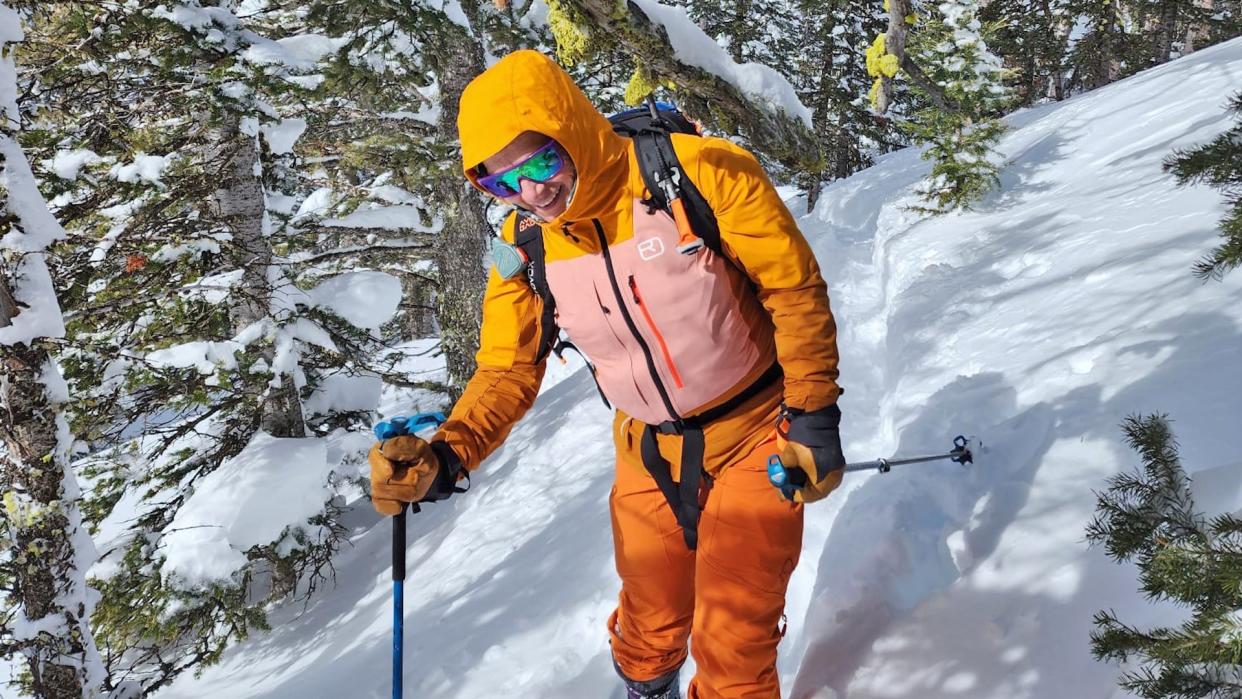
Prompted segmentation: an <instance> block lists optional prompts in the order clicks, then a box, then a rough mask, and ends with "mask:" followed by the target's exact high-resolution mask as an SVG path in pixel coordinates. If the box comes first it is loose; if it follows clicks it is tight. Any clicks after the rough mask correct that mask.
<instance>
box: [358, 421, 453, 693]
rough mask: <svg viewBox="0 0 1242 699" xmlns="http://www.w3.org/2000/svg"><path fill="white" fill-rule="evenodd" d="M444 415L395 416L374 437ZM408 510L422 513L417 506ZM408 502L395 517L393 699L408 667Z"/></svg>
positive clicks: (403, 430)
mask: <svg viewBox="0 0 1242 699" xmlns="http://www.w3.org/2000/svg"><path fill="white" fill-rule="evenodd" d="M444 419H445V418H444V413H419V414H417V415H415V416H414V417H410V418H407V417H395V418H393V419H391V420H385V421H383V422H381V423H379V424H378V425H376V426H375V437H376V439H379V440H380V441H383V440H385V439H389V438H392V437H397V436H399V435H403V434H414V433H415V432H418V431H419V430H421V429H424V428H427V427H435V426H438V425H440V424H442V423H443V422H444ZM408 508H409V509H411V510H413V511H414V512H418V511H419V507H418V503H416V502H415V503H409V505H408ZM406 509H407V504H406V503H401V511H400V512H398V513H397V515H396V516H395V517H393V518H392V699H401V692H402V682H403V677H402V675H403V672H402V671H403V669H404V666H405V663H404V660H405V649H404V643H405V513H406Z"/></svg>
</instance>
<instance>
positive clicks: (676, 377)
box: [629, 274, 686, 388]
mask: <svg viewBox="0 0 1242 699" xmlns="http://www.w3.org/2000/svg"><path fill="white" fill-rule="evenodd" d="M629 282H630V292H631V293H633V294H634V304H635V305H637V306H638V308H639V310H641V311H642V312H643V318H645V319H646V320H647V327H649V328H651V333H652V334H653V335H655V339H656V342H657V343H659V345H660V353H661V354H663V355H664V363H665V364H667V365H668V370H669V372H670V373H671V374H672V375H673V383H675V384H677V388H685V387H686V386H685V384H683V383H682V382H681V373H680V372H679V371H677V365H676V364H674V363H673V353H672V352H669V351H668V343H666V342H665V341H664V335H663V334H662V333H661V332H660V328H659V327H657V326H656V323H655V318H652V317H651V309H650V308H648V307H647V304H646V303H643V295H642V294H641V293H639V291H638V282H636V281H634V275H632V274H631V275H630V279H629Z"/></svg>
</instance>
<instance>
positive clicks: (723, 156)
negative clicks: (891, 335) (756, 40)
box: [674, 136, 841, 411]
mask: <svg viewBox="0 0 1242 699" xmlns="http://www.w3.org/2000/svg"><path fill="white" fill-rule="evenodd" d="M674 138H675V139H677V137H676V136H674ZM687 141H688V142H687ZM696 141H697V142H696ZM674 143H675V144H676V145H677V152H678V156H679V157H681V155H682V153H684V152H686V151H687V150H690V151H691V152H690V153H687V156H689V157H685V158H682V163H683V166H684V167H685V168H686V172H687V174H688V175H689V176H690V178H691V179H692V180H693V181H694V183H695V185H697V186H698V188H699V191H700V192H702V194H703V197H704V198H705V199H707V202H708V203H709V204H711V206H712V210H713V211H714V212H715V214H716V220H717V222H718V223H719V225H720V239H721V247H722V248H723V249H724V252H725V254H726V255H728V256H729V257H731V258H732V259H733V261H734V262H735V263H737V264H738V266H740V267H741V268H742V269H743V270H744V271H745V272H746V274H747V276H749V277H750V280H751V281H752V282H754V284H755V287H756V289H757V291H758V295H759V300H760V302H761V303H762V304H763V306H764V308H766V309H767V311H768V314H769V315H770V316H771V318H772V323H773V325H774V326H775V330H776V333H775V334H776V354H777V360H778V361H779V362H780V364H781V368H782V369H783V370H784V372H785V396H784V397H785V404H786V405H788V406H789V407H791V408H799V409H802V410H808V411H810V410H819V409H820V408H824V407H827V406H828V405H831V404H833V403H835V402H836V400H837V396H838V395H840V392H841V391H840V388H839V387H838V385H837V377H838V373H839V372H838V370H837V362H838V354H837V326H836V321H835V320H834V319H833V316H832V309H831V308H830V306H829V303H828V285H827V284H826V283H825V282H824V278H823V276H822V275H821V274H820V270H819V263H818V262H817V261H816V259H815V254H814V253H813V252H812V251H811V246H810V245H809V244H808V243H807V241H806V238H805V237H804V236H803V235H802V232H801V231H800V230H798V225H797V223H795V221H794V218H793V215H792V214H791V213H790V212H789V209H788V208H787V207H786V206H785V203H784V202H783V201H782V200H781V198H780V195H778V194H777V192H776V188H775V187H773V186H772V182H771V181H770V180H769V179H768V176H767V173H765V172H764V170H763V167H762V166H761V165H760V164H759V162H758V160H756V159H755V156H753V155H751V154H750V152H748V151H747V150H745V149H744V148H741V147H739V146H737V145H734V144H733V143H730V142H729V141H726V140H724V139H721V138H703V139H695V138H694V137H692V136H687V137H685V138H684V139H678V140H675V141H674Z"/></svg>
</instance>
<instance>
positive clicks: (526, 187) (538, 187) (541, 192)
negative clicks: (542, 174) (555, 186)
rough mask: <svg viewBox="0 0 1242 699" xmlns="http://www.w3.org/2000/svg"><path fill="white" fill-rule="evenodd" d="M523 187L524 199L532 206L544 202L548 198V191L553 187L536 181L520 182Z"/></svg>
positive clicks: (524, 180)
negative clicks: (534, 203)
mask: <svg viewBox="0 0 1242 699" xmlns="http://www.w3.org/2000/svg"><path fill="white" fill-rule="evenodd" d="M519 185H520V187H521V194H522V199H523V200H524V201H525V202H526V203H528V204H530V203H533V202H537V201H543V200H544V199H545V198H547V195H548V189H549V188H550V187H551V186H552V185H550V184H548V183H547V182H536V181H534V180H526V179H523V180H519Z"/></svg>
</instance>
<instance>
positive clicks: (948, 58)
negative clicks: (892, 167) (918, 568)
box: [867, 0, 1011, 213]
mask: <svg viewBox="0 0 1242 699" xmlns="http://www.w3.org/2000/svg"><path fill="white" fill-rule="evenodd" d="M885 4H886V7H887V8H888V11H889V24H888V31H887V32H885V33H884V34H881V35H879V36H877V37H876V40H875V42H874V43H873V44H872V46H871V48H869V49H868V50H867V69H868V72H869V73H870V74H871V75H872V76H874V77H875V83H874V85H873V86H872V89H871V100H872V104H873V105H874V107H875V109H876V111H877V112H878V113H880V114H883V113H884V112H885V111H886V110H887V109H888V108H889V106H890V105H891V104H892V103H893V95H894V91H895V90H896V79H897V77H898V75H899V74H900V75H901V76H904V77H906V78H908V79H909V80H910V81H911V87H912V92H913V93H914V96H915V97H916V99H918V100H919V102H918V104H917V106H914V107H911V108H910V109H909V117H908V118H907V119H904V120H903V121H902V126H903V128H905V129H906V130H907V131H908V132H909V133H910V134H911V135H912V136H913V137H914V139H915V140H916V141H917V142H919V143H922V144H925V145H926V149H925V150H924V152H923V158H924V159H926V160H931V161H933V164H932V170H931V174H930V176H929V177H928V179H927V180H925V181H924V182H923V184H922V186H921V188H920V194H921V196H922V199H923V201H924V202H925V203H926V206H922V207H917V208H919V209H920V210H922V211H924V212H927V213H942V212H946V211H951V210H954V209H958V208H969V207H970V206H971V205H973V204H974V203H976V202H978V201H979V200H980V199H981V198H982V197H983V195H984V194H986V193H987V192H988V191H989V190H990V189H991V188H992V187H993V186H995V184H996V178H997V174H996V173H997V171H998V170H999V166H998V165H997V164H996V163H995V162H994V155H993V148H994V146H995V144H996V142H997V141H998V140H999V139H1000V136H1001V135H1002V134H1003V133H1004V132H1005V126H1004V124H1003V123H1002V122H1001V121H1000V119H999V117H1000V115H1001V114H1003V110H1004V109H1005V108H1006V107H1007V105H1008V104H1009V102H1010V101H1011V96H1010V94H1009V92H1008V90H1006V89H1005V87H1004V86H1003V84H1002V82H1003V78H1004V75H1005V73H1004V70H1003V68H1002V67H1001V63H1000V59H999V58H997V56H996V55H995V54H993V53H992V52H991V51H989V50H988V46H987V43H986V41H985V37H984V31H983V30H984V27H983V25H982V23H981V22H980V21H979V6H978V3H976V2H975V0H948V1H946V2H943V3H941V4H939V5H938V6H937V7H936V9H935V10H934V11H932V10H927V11H925V12H920V11H918V8H916V7H914V6H912V5H911V4H909V2H908V1H907V0H885Z"/></svg>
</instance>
